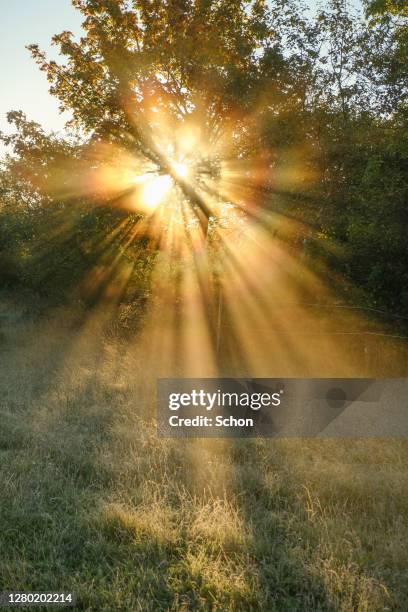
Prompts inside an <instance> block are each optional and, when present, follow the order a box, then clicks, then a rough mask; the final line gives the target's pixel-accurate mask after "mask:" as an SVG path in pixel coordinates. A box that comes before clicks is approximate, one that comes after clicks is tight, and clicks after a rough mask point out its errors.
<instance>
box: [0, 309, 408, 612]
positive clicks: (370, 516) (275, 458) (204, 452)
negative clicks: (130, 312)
mask: <svg viewBox="0 0 408 612" xmlns="http://www.w3.org/2000/svg"><path fill="white" fill-rule="evenodd" d="M65 321H66V324H65V327H63V326H61V324H60V323H57V322H56V321H46V322H44V323H42V324H40V323H35V324H34V323H29V322H28V323H25V322H24V320H14V321H13V320H7V321H5V319H3V326H2V327H3V328H2V340H1V358H2V368H1V373H0V379H1V380H0V382H1V419H2V428H1V430H0V453H1V464H0V465H1V467H0V486H1V490H2V493H3V503H2V505H1V510H0V513H1V526H2V530H1V535H0V547H1V554H0V576H1V578H0V580H1V585H0V588H1V589H15V590H17V589H19V590H53V591H56V590H65V591H67V590H72V591H73V592H75V593H76V595H77V598H78V605H77V609H79V610H98V611H101V610H109V611H111V610H132V611H133V610H143V611H147V610H152V611H153V610H154V611H157V610H271V611H273V610H277V611H281V610H288V611H292V610H302V611H303V610H343V611H354V610H359V611H360V610H361V611H363V610H367V611H370V612H371V611H374V610H406V609H408V581H407V567H408V547H407V546H406V534H407V533H408V498H407V496H406V490H407V486H406V485H407V465H408V444H407V443H406V442H405V441H401V440H400V441H396V440H388V441H385V440H383V441H380V440H377V441H375V440H365V441H359V440H354V441H352V440H349V441H340V440H309V441H305V440H304V441H296V440H291V441H283V440H281V441H267V440H257V441H249V440H245V441H240V440H235V441H228V442H226V441H222V440H213V441H194V440H160V439H158V438H157V437H156V434H155V428H154V399H153V394H152V390H153V389H154V380H153V374H152V373H148V372H145V371H144V363H143V356H141V355H139V356H138V355H137V353H136V352H135V353H132V354H130V355H127V356H126V358H125V357H124V354H125V351H124V350H123V346H122V347H120V346H117V345H115V344H114V343H113V341H109V342H108V341H106V340H103V338H102V336H100V335H98V328H97V324H92V325H88V324H87V325H85V326H84V327H83V328H81V329H76V330H72V329H71V330H70V329H69V324H68V323H67V318H66V317H65Z"/></svg>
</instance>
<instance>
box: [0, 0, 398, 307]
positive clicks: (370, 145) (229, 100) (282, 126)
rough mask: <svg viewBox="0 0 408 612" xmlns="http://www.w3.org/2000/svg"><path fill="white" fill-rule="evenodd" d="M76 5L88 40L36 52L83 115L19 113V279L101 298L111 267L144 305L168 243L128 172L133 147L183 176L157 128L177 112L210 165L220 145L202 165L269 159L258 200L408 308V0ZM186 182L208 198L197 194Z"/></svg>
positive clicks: (51, 291)
mask: <svg viewBox="0 0 408 612" xmlns="http://www.w3.org/2000/svg"><path fill="white" fill-rule="evenodd" d="M73 4H74V5H75V6H76V8H77V9H78V10H80V11H81V12H82V14H83V17H84V22H83V28H84V35H83V37H82V39H81V40H80V41H76V40H75V38H74V37H73V35H72V34H71V33H69V32H63V33H61V34H59V35H56V36H55V37H54V42H55V44H56V45H57V46H59V49H60V52H61V55H62V61H61V64H57V63H56V62H53V61H49V60H48V59H47V58H46V57H45V55H44V54H43V53H42V51H41V50H40V49H39V48H38V47H37V46H36V45H31V46H30V47H29V50H30V52H31V53H32V55H33V57H34V59H35V60H36V61H37V63H38V64H39V67H40V69H41V70H43V71H44V72H45V73H46V74H47V78H48V80H49V82H50V92H51V94H52V95H54V96H56V97H57V98H58V100H59V102H60V105H61V109H64V110H69V111H70V112H71V114H72V120H71V122H70V125H69V126H68V130H67V133H66V135H64V136H63V137H58V136H56V135H53V134H51V135H50V134H47V133H46V132H45V131H44V130H43V129H42V128H41V126H39V125H37V124H35V123H33V122H31V121H29V120H28V119H27V118H26V117H25V116H24V115H23V114H22V113H21V112H11V113H10V114H9V121H10V123H11V124H12V125H13V126H14V132H13V133H12V134H11V135H8V136H6V135H3V136H2V139H3V141H4V142H5V144H6V145H7V147H8V151H9V153H8V154H7V156H6V157H5V159H4V162H3V164H2V169H1V174H0V189H1V196H0V197H1V200H0V256H1V260H0V261H1V263H0V282H1V283H2V284H3V285H4V286H8V287H14V288H17V287H26V288H29V289H30V290H32V291H33V292H38V293H40V294H42V295H44V296H46V297H47V299H50V300H56V301H58V300H65V299H67V296H72V295H75V296H76V297H78V295H80V296H86V299H87V300H88V301H90V302H92V299H97V297H98V291H101V287H103V285H104V284H103V282H100V278H99V277H98V274H99V275H101V277H102V278H104V275H105V278H106V279H109V278H111V277H112V275H115V274H116V275H119V277H120V276H121V275H122V276H123V275H125V276H126V275H127V276H126V278H127V281H126V291H125V292H124V294H125V295H126V296H127V298H126V299H128V300H129V302H131V301H132V300H139V302H140V303H141V304H142V303H143V302H144V300H145V299H146V296H148V294H149V282H150V275H151V270H152V266H153V262H154V260H155V256H156V253H157V250H158V248H159V244H158V240H157V238H154V237H152V235H150V234H149V229H148V220H146V219H143V214H142V213H136V212H135V211H129V209H128V208H126V206H123V205H122V204H123V201H124V199H125V198H126V197H127V195H128V193H127V192H128V189H129V186H128V185H126V182H125V181H124V180H121V178H120V177H119V178H118V175H117V173H118V168H120V164H122V167H123V168H124V170H123V174H125V173H126V172H127V171H128V167H129V163H130V162H129V159H134V160H135V167H137V168H139V167H140V168H141V167H146V164H148V167H149V168H150V169H151V168H154V170H155V171H156V172H157V173H158V175H160V174H163V173H165V172H169V171H170V170H169V168H168V167H166V163H165V161H163V152H162V147H161V141H162V140H163V138H164V137H163V135H162V134H161V133H160V134H159V135H158V136H157V129H158V126H157V117H158V116H160V114H162V115H164V116H165V117H166V124H167V125H169V126H171V128H169V134H172V135H174V134H176V132H177V129H179V130H180V129H183V128H184V127H185V126H186V125H199V126H200V132H201V138H202V141H203V142H206V143H209V144H210V145H212V146H213V148H214V155H213V158H212V159H210V162H211V163H209V162H208V160H209V158H210V157H211V148H210V147H207V149H210V153H208V151H207V150H206V158H205V160H204V155H203V160H199V165H200V164H201V165H200V167H203V165H204V162H205V163H206V164H207V166H206V170H205V174H206V176H207V177H208V176H210V178H212V179H213V180H215V178H214V176H215V174H216V171H214V176H212V175H211V172H213V170H212V168H213V167H215V166H216V165H217V163H218V164H222V163H223V159H222V154H225V156H226V158H227V159H228V160H230V159H235V160H239V161H240V163H241V162H242V161H243V162H245V166H243V167H244V168H245V170H246V171H248V169H249V172H252V173H254V172H255V171H256V168H257V165H259V164H266V166H267V168H268V177H267V179H262V181H258V183H255V182H253V184H252V187H251V189H252V193H251V198H250V199H251V201H254V200H255V201H256V203H257V205H258V206H259V208H264V209H270V210H272V211H279V213H280V214H282V215H287V216H288V217H290V218H291V219H294V220H296V221H298V223H299V233H298V235H297V236H296V235H295V236H291V240H293V241H294V242H296V243H297V244H298V246H299V244H300V245H301V248H302V249H303V250H304V251H305V253H306V254H307V256H308V257H309V258H310V261H311V263H312V262H313V259H314V258H318V259H319V260H320V259H321V260H323V261H324V262H325V263H327V265H328V266H329V269H330V268H332V269H334V270H336V273H341V274H343V275H344V276H346V277H347V278H348V279H349V280H350V281H352V283H354V284H355V285H356V286H357V287H359V288H361V289H363V290H364V291H365V292H366V294H367V295H369V296H370V300H371V302H372V304H375V305H378V306H381V307H382V308H386V309H387V310H389V311H390V312H395V313H400V314H403V313H408V266H407V262H408V240H407V237H406V232H407V229H406V228H407V227H408V206H407V204H408V203H407V165H408V164H407V157H408V155H407V154H408V130H407V112H408V106H407V76H408V74H407V71H408V69H407V67H408V30H407V17H408V14H407V8H406V4H405V2H402V1H400V0H376V1H374V2H369V3H366V4H364V5H363V6H362V8H361V11H360V12H357V11H356V9H354V8H353V7H352V6H350V5H348V4H347V2H345V1H343V0H329V1H328V2H326V3H324V4H323V7H322V8H320V9H319V10H317V11H316V13H315V14H313V15H311V14H310V11H308V10H306V8H305V6H303V5H302V4H301V3H299V2H297V0H295V1H292V0H289V1H286V0H285V1H283V0H282V1H281V0H273V1H272V2H268V3H267V2H263V1H262V0H256V1H255V2H240V1H238V0H237V1H233V2H231V0H229V1H227V0H220V1H219V2H192V1H189V0H172V1H170V0H167V1H164V0H163V1H162V2H159V3H155V2H154V3H152V2H148V1H147V0H135V1H134V2H125V1H122V0H119V1H115V2H112V1H110V0H75V1H74V2H73ZM152 109H153V111H154V112H152ZM225 134H227V135H228V137H229V141H228V147H226V146H224V145H223V146H224V148H222V147H220V146H219V143H220V142H223V138H224V136H223V135H225ZM225 138H226V137H225ZM224 140H225V139H224ZM195 155H197V153H195ZM118 160H119V161H118ZM265 160H267V161H265ZM207 162H208V163H207ZM105 166H110V168H111V169H112V167H114V168H115V172H116V174H115V172H114V173H113V175H114V176H116V180H117V186H116V188H113V187H112V185H106V184H104V185H103V186H101V185H100V184H98V186H95V184H94V183H93V182H92V179H89V176H90V175H91V176H94V175H95V176H96V174H95V173H97V172H98V170H99V169H100V168H101V167H105ZM208 168H210V169H208ZM150 171H151V170H150ZM243 174H245V173H243ZM111 175H112V172H111ZM247 177H248V172H246V174H245V176H243V179H242V180H243V181H247ZM173 179H174V181H175V183H176V185H177V186H178V188H179V194H180V197H183V198H186V199H187V200H189V199H190V200H191V206H192V208H195V207H196V206H197V202H196V199H195V194H194V193H193V194H192V193H191V190H190V191H189V190H188V189H187V188H186V186H185V184H184V183H183V181H182V180H181V179H179V177H177V176H173ZM112 180H113V179H112ZM200 180H201V179H200ZM200 188H202V189H203V190H204V191H205V182H204V179H203V180H202V181H201V182H200ZM132 236H133V238H132ZM119 255H120V256H119ZM119 262H120V263H119ZM124 270H125V271H124ZM126 270H127V272H126ZM90 278H91V279H92V278H94V281H95V282H94V283H92V282H90V281H89V279H90ZM98 278H99V281H98V282H97V280H98ZM90 285H91V286H92V287H99V289H98V290H96V289H92V290H89V286H90ZM89 296H91V297H89ZM92 296H93V297H92Z"/></svg>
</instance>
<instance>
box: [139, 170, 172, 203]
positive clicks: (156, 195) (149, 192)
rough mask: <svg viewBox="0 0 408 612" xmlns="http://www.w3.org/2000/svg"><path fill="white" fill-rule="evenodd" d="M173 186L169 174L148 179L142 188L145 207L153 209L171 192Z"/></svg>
mask: <svg viewBox="0 0 408 612" xmlns="http://www.w3.org/2000/svg"><path fill="white" fill-rule="evenodd" d="M171 186H172V180H171V177H170V176H169V175H168V174H165V175H163V176H156V177H154V178H151V179H148V180H147V181H146V182H145V184H144V186H143V190H142V204H143V206H144V207H145V208H147V209H149V210H151V211H153V210H155V209H156V208H157V207H158V206H159V204H161V202H162V201H163V200H164V198H165V197H166V196H167V194H168V193H169V191H170V189H171Z"/></svg>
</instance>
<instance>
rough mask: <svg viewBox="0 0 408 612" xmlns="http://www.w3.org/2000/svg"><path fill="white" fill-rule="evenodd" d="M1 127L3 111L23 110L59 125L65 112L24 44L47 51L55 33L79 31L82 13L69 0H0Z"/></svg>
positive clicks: (51, 50) (54, 127)
mask: <svg viewBox="0 0 408 612" xmlns="http://www.w3.org/2000/svg"><path fill="white" fill-rule="evenodd" d="M0 14H1V21H0V83H1V85H0V130H3V131H5V132H6V131H8V124H7V119H6V113H7V112H8V111H10V110H22V111H24V112H25V113H26V114H27V116H28V117H29V118H30V119H32V120H34V121H37V122H39V123H41V124H42V125H44V127H46V128H47V129H50V130H60V129H62V127H63V125H64V123H65V121H66V120H67V119H68V116H67V115H65V117H64V116H61V115H60V114H59V112H58V103H57V101H56V100H55V99H54V98H53V97H52V96H51V95H50V94H49V93H48V87H49V83H48V82H47V78H46V76H45V74H44V73H42V72H41V71H40V70H39V68H38V66H37V65H36V64H35V62H34V60H33V59H32V58H31V56H30V53H29V52H28V51H27V49H25V45H28V44H30V43H38V44H39V46H40V48H41V49H43V50H44V51H46V52H47V55H50V56H53V57H54V58H55V57H57V55H56V53H57V52H56V49H55V47H52V46H51V44H50V43H51V38H52V36H53V35H54V34H57V33H59V32H62V31H63V30H71V31H72V32H74V33H75V34H79V33H80V24H81V21H82V19H81V15H80V14H79V12H78V11H76V10H75V9H74V8H73V7H72V6H71V2H70V0H20V1H18V0H0Z"/></svg>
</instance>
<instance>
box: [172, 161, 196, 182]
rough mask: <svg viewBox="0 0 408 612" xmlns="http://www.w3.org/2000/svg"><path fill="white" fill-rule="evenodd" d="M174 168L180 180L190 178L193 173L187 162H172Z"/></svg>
mask: <svg viewBox="0 0 408 612" xmlns="http://www.w3.org/2000/svg"><path fill="white" fill-rule="evenodd" d="M171 165H172V168H173V170H174V172H175V174H176V175H177V176H178V177H179V178H184V179H185V178H188V176H189V175H190V172H191V168H190V166H189V165H188V164H186V163H185V162H176V161H175V162H172V164H171Z"/></svg>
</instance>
